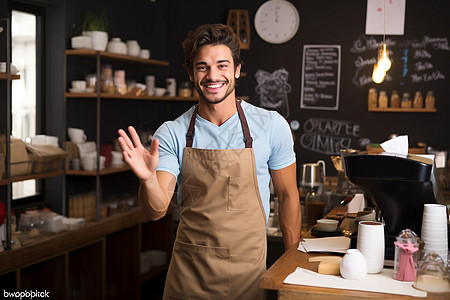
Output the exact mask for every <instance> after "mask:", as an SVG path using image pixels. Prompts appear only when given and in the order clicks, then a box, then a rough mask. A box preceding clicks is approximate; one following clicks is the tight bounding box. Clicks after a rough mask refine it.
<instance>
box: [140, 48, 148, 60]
mask: <svg viewBox="0 0 450 300" xmlns="http://www.w3.org/2000/svg"><path fill="white" fill-rule="evenodd" d="M139 57H140V58H150V50H148V49H141V51H140V52H139Z"/></svg>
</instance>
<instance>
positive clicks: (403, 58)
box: [350, 35, 450, 88]
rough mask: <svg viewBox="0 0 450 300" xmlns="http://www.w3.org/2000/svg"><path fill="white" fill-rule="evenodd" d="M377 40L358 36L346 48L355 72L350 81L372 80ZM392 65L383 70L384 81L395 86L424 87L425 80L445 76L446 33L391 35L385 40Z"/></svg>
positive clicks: (360, 85) (447, 49) (438, 79)
mask: <svg viewBox="0 0 450 300" xmlns="http://www.w3.org/2000/svg"><path fill="white" fill-rule="evenodd" d="M379 42H380V40H379V39H378V40H377V39H376V38H375V37H373V36H364V35H362V36H360V37H358V38H357V39H356V40H355V41H354V42H353V45H352V47H351V49H350V52H351V53H353V54H354V55H355V56H354V65H355V73H354V75H353V78H352V82H353V84H354V86H356V87H363V86H365V85H368V84H370V83H371V82H372V78H371V76H372V70H373V65H374V64H375V63H376V62H377V57H376V56H377V54H378V45H379ZM386 44H387V48H388V50H389V55H390V58H391V60H392V65H393V67H392V68H391V70H389V71H388V72H387V74H386V79H385V80H386V81H387V82H389V81H392V82H395V83H396V84H397V85H398V87H397V88H401V87H402V86H411V85H413V86H414V87H415V88H417V87H428V85H427V83H432V82H442V81H444V80H445V78H446V71H447V70H446V69H445V67H446V66H445V64H443V63H442V61H445V57H447V56H448V51H449V50H450V48H449V43H448V39H447V37H435V36H428V35H425V36H423V37H419V38H416V39H405V38H403V37H394V38H389V39H387V40H386Z"/></svg>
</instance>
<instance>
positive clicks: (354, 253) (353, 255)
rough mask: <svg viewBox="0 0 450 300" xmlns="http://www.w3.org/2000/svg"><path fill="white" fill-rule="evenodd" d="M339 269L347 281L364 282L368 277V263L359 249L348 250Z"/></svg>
mask: <svg viewBox="0 0 450 300" xmlns="http://www.w3.org/2000/svg"><path fill="white" fill-rule="evenodd" d="M339 268H340V271H341V275H342V277H344V278H345V279H352V280H363V279H364V278H366V276H367V262H366V259H365V258H364V255H362V254H361V252H359V250H358V249H348V250H347V253H346V254H345V255H344V257H343V258H342V261H341V265H340V267H339Z"/></svg>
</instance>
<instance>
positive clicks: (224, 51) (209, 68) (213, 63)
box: [189, 45, 241, 103]
mask: <svg viewBox="0 0 450 300" xmlns="http://www.w3.org/2000/svg"><path fill="white" fill-rule="evenodd" d="M192 65H193V74H189V77H190V79H191V81H192V82H194V86H195V89H196V90H197V92H198V93H199V95H200V98H202V99H203V100H205V101H206V102H208V103H220V102H222V101H223V100H225V99H226V98H227V97H229V96H230V95H231V96H232V97H233V98H234V88H235V86H236V78H239V76H240V72H241V65H239V66H237V68H236V70H235V68H234V62H233V57H232V55H231V51H230V49H229V48H228V47H227V46H225V45H214V46H213V45H205V46H202V47H201V48H200V49H198V50H197V53H196V54H195V56H194V59H193V61H192Z"/></svg>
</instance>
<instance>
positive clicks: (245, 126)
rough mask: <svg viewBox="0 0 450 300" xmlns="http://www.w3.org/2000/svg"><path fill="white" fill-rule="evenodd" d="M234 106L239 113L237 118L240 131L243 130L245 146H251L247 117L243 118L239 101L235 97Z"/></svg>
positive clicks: (251, 139) (251, 140)
mask: <svg viewBox="0 0 450 300" xmlns="http://www.w3.org/2000/svg"><path fill="white" fill-rule="evenodd" d="M236 108H237V111H238V114H239V119H240V120H241V125H242V131H243V132H244V142H245V148H252V143H253V138H252V136H251V135H250V130H249V129H248V124H247V119H246V118H245V115H244V111H243V110H242V106H241V103H239V101H238V100H237V99H236Z"/></svg>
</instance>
